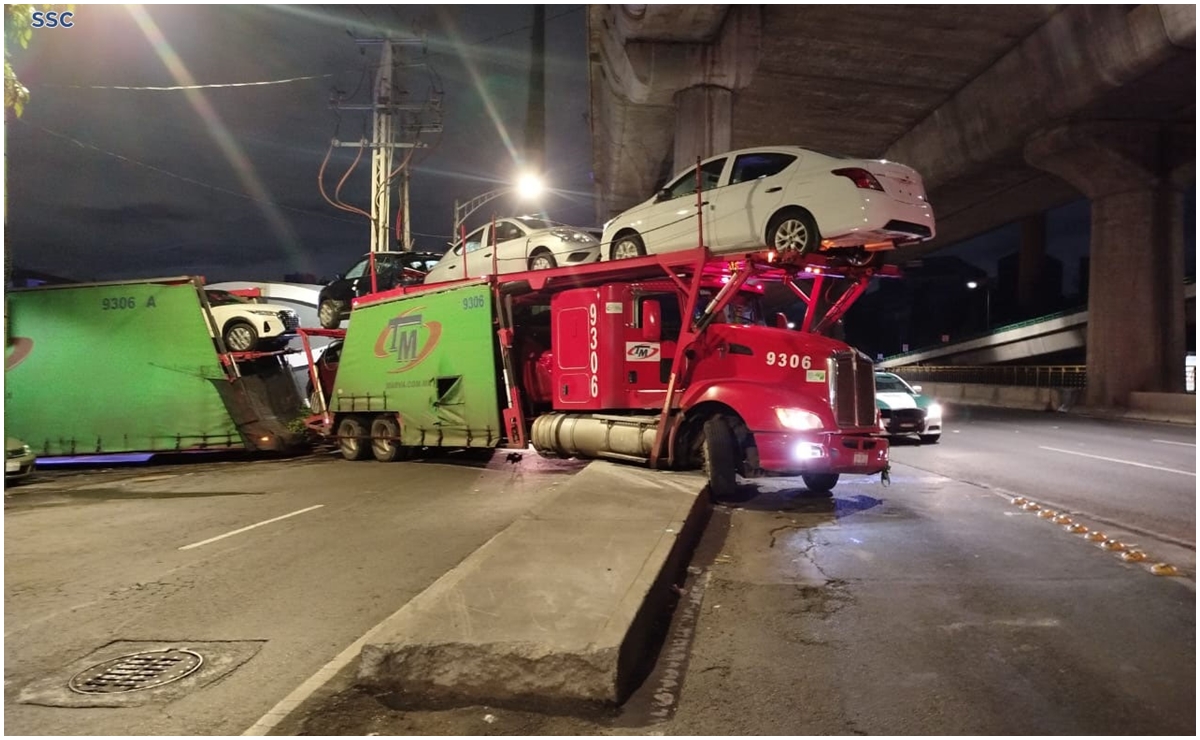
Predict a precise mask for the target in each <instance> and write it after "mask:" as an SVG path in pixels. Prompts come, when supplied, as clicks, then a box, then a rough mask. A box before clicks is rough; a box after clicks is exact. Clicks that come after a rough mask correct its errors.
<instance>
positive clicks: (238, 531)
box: [179, 504, 325, 550]
mask: <svg viewBox="0 0 1200 740" xmlns="http://www.w3.org/2000/svg"><path fill="white" fill-rule="evenodd" d="M324 505H325V504H317V505H316V506H310V507H308V508H307V509H300V510H299V511H293V512H292V513H291V514H284V515H283V516H277V517H275V518H274V519H268V520H266V521H263V522H259V523H258V524H251V525H250V526H249V527H242V528H241V529H235V530H233V531H232V532H226V533H225V534H219V535H217V536H216V537H209V538H208V539H207V540H201V541H200V542H193V543H192V544H190V545H184V546H183V547H181V548H179V549H180V550H191V549H192V548H194V547H200V546H201V545H207V544H209V543H210V542H216V541H217V540H223V539H225V538H226V537H232V536H234V535H235V534H241V533H242V532H248V531H250V530H251V529H255V528H257V527H261V526H263V525H264V524H270V523H271V522H277V521H279V520H280V519H287V518H288V517H291V516H296V515H297V514H303V513H304V512H306V511H312V510H313V509H319V508H321V507H322V506H324Z"/></svg>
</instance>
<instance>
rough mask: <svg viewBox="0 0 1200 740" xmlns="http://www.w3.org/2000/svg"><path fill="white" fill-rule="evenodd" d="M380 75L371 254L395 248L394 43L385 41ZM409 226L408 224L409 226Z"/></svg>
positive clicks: (373, 159)
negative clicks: (393, 180)
mask: <svg viewBox="0 0 1200 740" xmlns="http://www.w3.org/2000/svg"><path fill="white" fill-rule="evenodd" d="M382 57H383V58H382V59H381V60H380V62H379V74H378V75H376V77H375V115H374V119H375V120H374V124H375V125H374V127H373V129H372V130H373V137H372V140H371V145H372V146H373V147H374V148H375V150H374V151H373V152H371V251H372V252H386V251H388V247H389V246H391V238H390V237H391V233H390V232H391V229H390V228H389V224H390V216H391V210H392V189H391V187H390V184H391V183H390V180H391V172H392V145H393V140H392V98H393V93H394V92H395V89H394V88H393V87H392V74H393V73H394V72H395V69H393V68H392V42H391V41H385V42H383V53H382ZM406 225H407V224H406Z"/></svg>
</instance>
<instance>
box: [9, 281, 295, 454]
mask: <svg viewBox="0 0 1200 740" xmlns="http://www.w3.org/2000/svg"><path fill="white" fill-rule="evenodd" d="M5 301H6V315H7V325H6V331H5V361H4V426H5V430H6V434H7V435H8V436H12V437H19V438H20V439H22V440H23V441H24V442H25V443H26V444H28V445H29V446H30V447H32V448H33V450H34V451H35V452H37V454H38V455H40V456H45V457H53V456H64V455H88V454H108V453H119V452H151V453H154V452H182V451H192V450H261V451H284V450H288V449H291V448H292V447H294V446H295V445H296V444H297V443H299V442H300V441H301V440H302V439H303V435H301V434H297V433H296V432H293V431H291V430H290V429H289V422H290V421H291V420H292V419H293V418H295V417H296V416H298V415H300V414H301V413H302V412H301V405H302V402H301V400H300V396H299V393H298V392H297V390H296V387H295V384H294V382H293V381H292V379H291V376H290V374H289V373H288V372H287V370H286V369H285V367H284V366H283V364H282V363H281V362H280V361H279V356H278V355H272V354H269V353H264V354H256V355H253V356H251V355H243V356H237V355H233V354H230V353H224V352H222V351H221V349H223V347H218V344H219V343H220V337H219V334H215V333H214V332H213V331H212V330H211V327H212V326H213V322H212V315H211V313H210V312H209V308H208V303H207V300H206V298H205V293H204V290H203V281H202V280H201V279H200V278H193V277H173V278H161V279H154V280H138V281H127V282H113V283H91V284H72V285H62V286H52V287H42V288H31V289H25V290H13V291H9V292H8V293H7V295H6V296H5ZM214 336H216V338H215V339H214Z"/></svg>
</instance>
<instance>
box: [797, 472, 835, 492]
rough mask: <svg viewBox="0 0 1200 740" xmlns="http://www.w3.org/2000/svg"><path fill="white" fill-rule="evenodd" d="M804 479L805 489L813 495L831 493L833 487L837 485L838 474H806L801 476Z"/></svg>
mask: <svg viewBox="0 0 1200 740" xmlns="http://www.w3.org/2000/svg"><path fill="white" fill-rule="evenodd" d="M800 477H801V478H802V479H804V487H805V488H807V489H808V490H809V492H811V493H829V492H830V491H832V490H833V487H834V486H836V485H837V482H838V477H839V476H838V474H837V473H805V474H804V475H801V476H800Z"/></svg>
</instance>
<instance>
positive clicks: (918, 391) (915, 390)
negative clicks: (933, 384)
mask: <svg viewBox="0 0 1200 740" xmlns="http://www.w3.org/2000/svg"><path fill="white" fill-rule="evenodd" d="M912 389H913V393H920V392H921V386H919V385H914V386H913V387H912Z"/></svg>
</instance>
